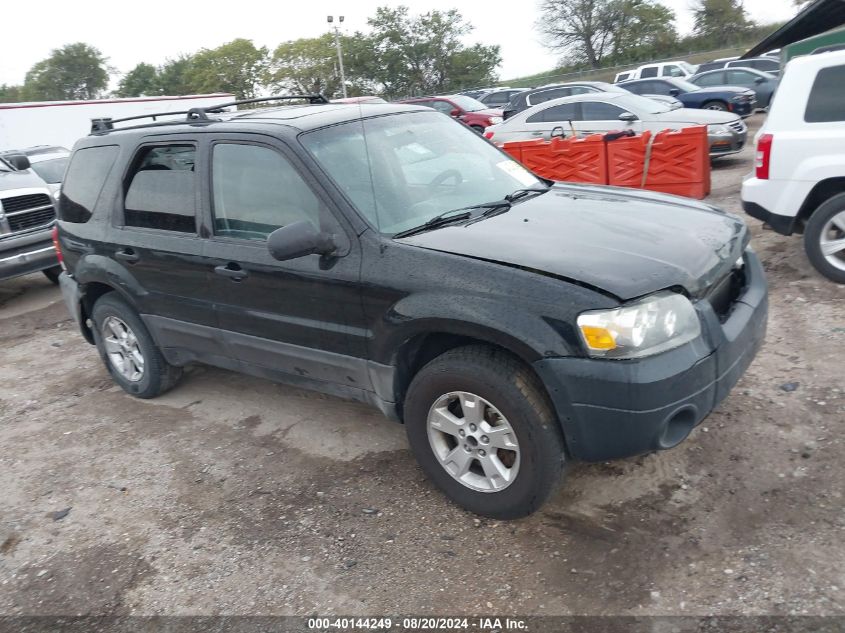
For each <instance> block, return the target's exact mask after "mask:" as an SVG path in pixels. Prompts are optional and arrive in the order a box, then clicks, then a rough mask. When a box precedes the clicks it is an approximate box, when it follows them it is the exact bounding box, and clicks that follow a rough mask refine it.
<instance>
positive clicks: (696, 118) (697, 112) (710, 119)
mask: <svg viewBox="0 0 845 633" xmlns="http://www.w3.org/2000/svg"><path fill="white" fill-rule="evenodd" d="M657 116H658V117H659V118H660V120H661V121H666V122H667V123H692V124H697V125H708V124H716V123H730V122H732V121H736V120H738V119H739V117H738V116H737V115H736V114H734V113H733V112H720V111H719V110H702V109H700V108H677V109H675V110H669V112H661V113H660V114H659V115H657Z"/></svg>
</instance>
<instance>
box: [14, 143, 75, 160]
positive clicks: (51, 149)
mask: <svg viewBox="0 0 845 633" xmlns="http://www.w3.org/2000/svg"><path fill="white" fill-rule="evenodd" d="M61 152H70V150H69V149H68V148H66V147H61V146H60V145H33V146H32V147H24V148H22V149H4V150H2V151H0V156H10V155H12V154H23V155H24V156H27V157H32V156H40V155H41V154H56V153H61Z"/></svg>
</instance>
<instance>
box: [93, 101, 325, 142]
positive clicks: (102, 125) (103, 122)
mask: <svg viewBox="0 0 845 633" xmlns="http://www.w3.org/2000/svg"><path fill="white" fill-rule="evenodd" d="M299 99H304V100H306V101H308V103H310V104H311V105H316V104H320V103H330V102H329V100H328V99H326V97H324V96H323V95H321V94H305V95H276V96H273V97H257V98H255V99H240V100H239V101H228V102H226V103H218V104H217V105H213V106H209V107H207V108H191V109H190V110H180V111H177V112H156V113H155V114H138V115H135V116H127V117H123V118H122V119H112V118H110V117H103V118H99V119H91V134H96V133H102V132H110V131H112V130H114V124H115V123H125V122H126V121H137V120H138V119H152V120H153V121H157V120H158V119H157V117H161V116H176V115H179V114H184V115H186V116H185V121H210V120H211V119H209V117H208V115H209V114H215V113H219V112H223V108H230V107H232V106H239V105H244V104H247V103H262V102H265V101H295V100H299ZM169 122H172V121H169Z"/></svg>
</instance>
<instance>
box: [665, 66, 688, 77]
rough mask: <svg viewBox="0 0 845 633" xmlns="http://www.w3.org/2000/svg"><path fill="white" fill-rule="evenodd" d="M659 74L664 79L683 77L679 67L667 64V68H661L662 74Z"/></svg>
mask: <svg viewBox="0 0 845 633" xmlns="http://www.w3.org/2000/svg"><path fill="white" fill-rule="evenodd" d="M661 74H662V75H663V76H664V77H683V76H684V74H685V73H684V71H683V70H681V68H680V67H679V66H675V65H674V64H669V65H668V66H664V67H663V72H662V73H661Z"/></svg>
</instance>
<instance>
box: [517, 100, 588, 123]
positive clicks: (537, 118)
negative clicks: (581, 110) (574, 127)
mask: <svg viewBox="0 0 845 633" xmlns="http://www.w3.org/2000/svg"><path fill="white" fill-rule="evenodd" d="M576 120H578V112H577V104H575V103H566V104H563V105H557V106H552V107H551V108H546V109H545V110H542V111H540V112H538V113H537V114H532V115H531V116H530V117H528V119H526V121H525V122H526V123H544V122H548V123H559V122H562V121H576Z"/></svg>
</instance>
